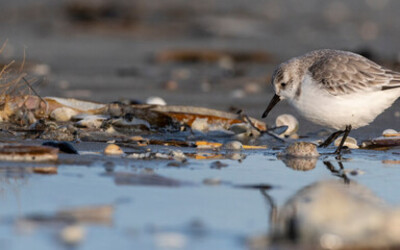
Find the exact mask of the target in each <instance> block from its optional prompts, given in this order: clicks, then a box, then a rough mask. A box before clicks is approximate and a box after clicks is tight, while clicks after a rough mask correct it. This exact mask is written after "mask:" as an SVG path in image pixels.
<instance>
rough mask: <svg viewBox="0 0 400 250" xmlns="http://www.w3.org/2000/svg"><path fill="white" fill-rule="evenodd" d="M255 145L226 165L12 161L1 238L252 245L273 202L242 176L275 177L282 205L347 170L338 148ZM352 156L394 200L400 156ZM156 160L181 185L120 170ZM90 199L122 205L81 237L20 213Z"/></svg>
mask: <svg viewBox="0 0 400 250" xmlns="http://www.w3.org/2000/svg"><path fill="white" fill-rule="evenodd" d="M246 153H247V156H246V158H245V159H244V160H243V161H242V162H239V161H234V160H221V162H222V163H225V164H227V166H225V167H222V168H220V169H213V168H211V167H210V164H211V163H212V162H214V161H215V160H193V159H191V160H189V162H188V164H186V165H184V166H181V167H178V168H177V167H167V166H166V165H167V163H168V162H169V161H164V160H152V161H137V160H136V161H135V160H132V161H128V162H127V163H120V164H118V163H117V164H116V165H115V167H114V168H113V169H112V171H110V168H109V169H108V172H107V171H106V170H105V167H104V166H103V164H102V163H101V162H95V163H94V164H93V165H92V166H90V167H87V166H79V165H62V164H61V165H59V166H58V174H56V175H39V174H30V173H25V174H21V173H20V174H15V173H14V174H12V172H10V168H9V169H8V170H5V168H4V167H2V168H0V169H1V170H2V171H1V172H0V179H1V181H0V202H1V212H0V235H1V236H0V247H1V249H26V248H27V247H28V246H29V247H33V248H34V249H63V248H71V247H72V249H75V248H74V247H76V249H110V248H116V249H128V248H129V249H132V248H134V249H189V248H190V249H206V248H214V249H216V248H217V249H245V248H247V245H246V239H248V238H249V237H252V236H257V235H264V234H265V235H266V234H267V233H268V229H269V226H270V221H269V212H270V209H271V207H270V204H269V203H268V202H267V200H266V198H265V197H264V196H263V195H262V193H261V192H260V190H259V189H256V188H243V187H241V186H240V185H257V184H267V185H271V186H272V188H271V189H266V192H267V194H268V195H269V196H270V197H271V198H272V200H273V202H274V204H275V205H276V206H278V209H279V207H280V206H282V205H283V204H284V203H285V201H287V199H288V198H289V197H290V196H292V195H294V194H295V193H296V192H297V191H298V190H300V189H301V188H303V187H305V186H307V185H309V184H312V183H314V182H316V181H318V180H321V179H332V178H339V177H337V176H334V175H333V174H332V173H331V171H329V170H328V169H327V167H326V166H325V165H324V163H323V161H330V162H331V163H332V164H333V166H335V168H337V169H339V165H338V162H337V160H335V159H334V157H332V156H321V157H320V159H319V160H318V162H317V164H316V167H315V168H314V169H311V170H309V171H296V170H293V169H291V168H289V167H287V166H286V165H285V164H284V163H283V162H282V161H280V160H277V158H276V156H275V155H274V152H272V151H270V150H267V151H254V152H252V151H246ZM345 156H346V160H344V162H343V166H344V169H349V170H358V172H357V173H361V174H359V175H356V176H352V175H348V176H349V178H350V180H351V181H357V182H359V183H361V184H364V185H365V186H367V187H368V188H370V189H371V190H372V191H373V192H374V193H375V194H376V195H377V196H378V197H380V198H382V199H383V200H385V201H386V202H388V203H390V204H399V203H400V197H399V196H397V195H395V192H393V190H399V189H400V183H399V182H398V181H397V178H396V175H397V172H398V169H399V165H396V164H383V163H382V159H385V158H389V159H396V157H397V158H399V157H398V156H396V155H395V154H392V153H391V152H378V151H362V150H354V151H353V153H352V154H349V155H345ZM350 157H351V159H350ZM110 159H111V160H112V159H113V158H110ZM378 159H379V160H378ZM130 163H131V164H130ZM144 166H145V167H146V169H145V168H144ZM14 168H16V166H14ZM149 168H151V169H152V171H154V173H155V174H157V175H159V176H162V177H166V178H171V179H174V180H175V181H176V182H174V183H178V185H177V186H175V185H172V186H165V185H164V186H162V183H161V184H160V182H157V180H156V181H153V182H150V184H149V183H148V184H149V185H143V183H138V182H137V181H135V180H133V181H131V182H128V184H126V183H121V182H118V181H117V178H116V177H115V176H117V175H118V173H119V174H121V173H127V174H132V173H134V174H142V175H143V173H144V172H152V171H151V170H149ZM147 175H151V174H147ZM206 178H217V179H219V180H220V183H219V185H206V184H203V181H204V179H206ZM87 205H112V206H114V208H115V210H114V213H113V214H112V218H111V223H110V224H109V225H106V224H96V223H83V224H82V225H83V227H84V229H85V231H86V234H85V237H84V239H83V240H82V241H81V242H80V243H79V244H77V245H76V246H68V245H65V244H64V243H62V241H61V240H60V239H59V237H58V235H59V232H60V230H61V228H62V225H61V226H60V225H57V224H56V223H55V224H51V223H47V224H46V223H36V226H34V227H31V226H26V225H24V224H22V226H21V223H18V219H21V218H26V217H27V216H32V215H34V214H39V215H43V216H46V215H47V216H49V215H52V214H54V213H56V212H57V211H59V210H61V209H65V208H73V207H81V206H87Z"/></svg>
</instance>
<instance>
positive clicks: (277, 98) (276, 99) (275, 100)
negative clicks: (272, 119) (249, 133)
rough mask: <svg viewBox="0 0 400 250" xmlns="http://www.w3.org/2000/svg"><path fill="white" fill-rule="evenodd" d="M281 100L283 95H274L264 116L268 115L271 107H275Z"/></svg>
mask: <svg viewBox="0 0 400 250" xmlns="http://www.w3.org/2000/svg"><path fill="white" fill-rule="evenodd" d="M280 100H281V97H280V96H279V95H277V94H275V95H274V97H272V100H271V101H270V102H269V104H268V107H267V109H266V110H265V111H264V113H263V114H262V118H265V117H267V115H268V114H269V112H270V111H271V109H272V108H273V107H275V105H276V104H277V103H278V102H279V101H280Z"/></svg>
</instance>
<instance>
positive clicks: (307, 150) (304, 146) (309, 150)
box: [284, 142, 319, 157]
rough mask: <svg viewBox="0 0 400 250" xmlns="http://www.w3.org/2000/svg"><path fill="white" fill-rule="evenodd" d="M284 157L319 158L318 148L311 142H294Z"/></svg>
mask: <svg viewBox="0 0 400 250" xmlns="http://www.w3.org/2000/svg"><path fill="white" fill-rule="evenodd" d="M284 155H286V156H291V157H318V156H319V153H318V151H317V146H316V145H315V144H313V143H310V142H294V143H292V144H290V145H289V146H288V147H287V148H286V150H285V153H284Z"/></svg>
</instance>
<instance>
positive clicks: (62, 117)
mask: <svg viewBox="0 0 400 250" xmlns="http://www.w3.org/2000/svg"><path fill="white" fill-rule="evenodd" d="M77 114H78V112H77V111H76V110H74V109H72V108H67V107H61V108H56V109H55V110H53V111H52V112H51V113H50V118H51V119H53V120H55V121H58V122H67V121H69V120H71V118H72V117H73V116H75V115H77Z"/></svg>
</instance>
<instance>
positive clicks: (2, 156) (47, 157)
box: [0, 144, 59, 162]
mask: <svg viewBox="0 0 400 250" xmlns="http://www.w3.org/2000/svg"><path fill="white" fill-rule="evenodd" d="M58 151H59V150H58V149H57V148H53V147H47V146H38V145H20V144H3V145H0V160H2V161H29V162H46V161H56V160H57V159H58Z"/></svg>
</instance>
